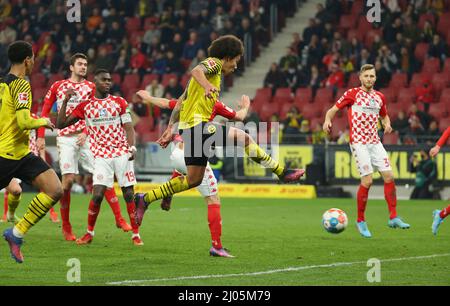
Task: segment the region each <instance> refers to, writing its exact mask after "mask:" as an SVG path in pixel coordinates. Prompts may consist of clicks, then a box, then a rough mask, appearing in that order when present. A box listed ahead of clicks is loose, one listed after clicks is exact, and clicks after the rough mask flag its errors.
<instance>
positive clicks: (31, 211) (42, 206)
mask: <svg viewBox="0 0 450 306" xmlns="http://www.w3.org/2000/svg"><path fill="white" fill-rule="evenodd" d="M55 203H56V201H54V200H53V199H52V198H50V197H49V196H48V195H46V194H45V193H43V192H41V193H39V194H38V195H37V196H35V197H34V199H33V200H31V202H30V204H29V205H28V209H27V211H26V213H25V215H24V216H23V218H22V219H20V221H19V222H18V223H17V224H16V225H15V229H16V230H17V231H18V232H19V233H20V234H22V235H25V234H26V233H27V232H28V231H29V230H30V228H32V227H33V226H34V225H35V224H36V223H38V222H39V220H41V219H42V217H44V216H45V214H46V213H47V212H48V211H49V209H50V208H51V207H52V206H53V205H54V204H55Z"/></svg>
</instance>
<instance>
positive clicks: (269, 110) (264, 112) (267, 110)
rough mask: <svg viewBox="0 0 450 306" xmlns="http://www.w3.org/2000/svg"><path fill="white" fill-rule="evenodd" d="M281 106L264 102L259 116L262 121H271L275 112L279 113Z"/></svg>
mask: <svg viewBox="0 0 450 306" xmlns="http://www.w3.org/2000/svg"><path fill="white" fill-rule="evenodd" d="M279 107H280V106H279V105H277V104H275V103H266V104H263V105H262V106H261V108H260V110H259V118H260V119H261V121H269V119H270V117H271V116H272V115H273V114H278V108H279Z"/></svg>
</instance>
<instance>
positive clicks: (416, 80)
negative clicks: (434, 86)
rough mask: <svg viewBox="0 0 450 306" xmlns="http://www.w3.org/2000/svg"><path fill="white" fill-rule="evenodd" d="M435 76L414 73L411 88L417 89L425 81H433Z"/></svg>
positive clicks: (426, 73) (425, 73)
mask: <svg viewBox="0 0 450 306" xmlns="http://www.w3.org/2000/svg"><path fill="white" fill-rule="evenodd" d="M432 76H433V74H432V73H428V72H421V73H414V74H413V76H412V78H411V82H410V83H409V87H411V88H413V89H414V88H416V87H419V86H421V85H422V84H423V81H424V80H428V81H431V78H432Z"/></svg>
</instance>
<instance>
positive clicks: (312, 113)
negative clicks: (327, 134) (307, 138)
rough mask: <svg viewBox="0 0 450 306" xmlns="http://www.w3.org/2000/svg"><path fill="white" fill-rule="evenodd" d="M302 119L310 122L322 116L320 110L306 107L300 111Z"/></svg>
mask: <svg viewBox="0 0 450 306" xmlns="http://www.w3.org/2000/svg"><path fill="white" fill-rule="evenodd" d="M301 112H302V115H303V117H304V118H306V119H308V120H310V119H312V118H316V117H319V116H320V115H321V114H322V109H319V108H317V107H314V106H306V107H303V109H302V110H301Z"/></svg>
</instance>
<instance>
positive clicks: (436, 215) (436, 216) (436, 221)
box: [430, 127, 450, 235]
mask: <svg viewBox="0 0 450 306" xmlns="http://www.w3.org/2000/svg"><path fill="white" fill-rule="evenodd" d="M449 138H450V127H448V128H447V129H446V130H445V132H444V134H442V136H441V138H439V140H438V142H437V143H436V145H435V146H434V147H433V148H432V149H431V150H430V156H431V157H435V156H436V155H437V154H438V153H439V151H440V150H441V148H442V147H443V146H444V145H445V144H446V143H447V140H448V139H449ZM449 214H450V205H449V206H447V207H446V208H444V209H442V210H439V209H436V210H435V211H433V224H432V225H431V231H432V232H433V234H434V235H437V232H438V229H439V225H441V223H442V221H444V219H445V218H446V217H447V216H448V215H449Z"/></svg>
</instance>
